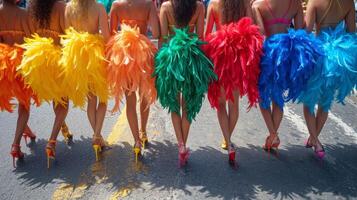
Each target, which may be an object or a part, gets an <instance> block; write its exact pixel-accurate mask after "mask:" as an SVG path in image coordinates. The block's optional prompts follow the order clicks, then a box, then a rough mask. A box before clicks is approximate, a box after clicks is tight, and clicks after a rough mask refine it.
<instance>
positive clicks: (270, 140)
mask: <svg viewBox="0 0 357 200" xmlns="http://www.w3.org/2000/svg"><path fill="white" fill-rule="evenodd" d="M279 145H280V139H279V136H278V134H270V135H269V136H268V137H267V138H266V139H265V145H264V146H263V149H264V150H266V151H268V152H269V153H270V151H271V150H272V149H275V150H276V152H277V150H278V149H279Z"/></svg>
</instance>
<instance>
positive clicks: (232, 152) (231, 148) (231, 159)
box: [227, 143, 237, 167]
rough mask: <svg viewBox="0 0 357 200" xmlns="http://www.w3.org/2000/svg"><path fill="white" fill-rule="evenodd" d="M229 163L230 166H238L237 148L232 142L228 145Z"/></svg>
mask: <svg viewBox="0 0 357 200" xmlns="http://www.w3.org/2000/svg"><path fill="white" fill-rule="evenodd" d="M227 150H228V163H229V165H230V166H232V167H236V166H237V162H236V149H235V147H234V145H233V144H232V143H230V145H229V146H228V149H227Z"/></svg>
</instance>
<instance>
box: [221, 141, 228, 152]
mask: <svg viewBox="0 0 357 200" xmlns="http://www.w3.org/2000/svg"><path fill="white" fill-rule="evenodd" d="M221 148H222V149H224V150H228V145H227V142H226V140H225V139H223V140H222V144H221Z"/></svg>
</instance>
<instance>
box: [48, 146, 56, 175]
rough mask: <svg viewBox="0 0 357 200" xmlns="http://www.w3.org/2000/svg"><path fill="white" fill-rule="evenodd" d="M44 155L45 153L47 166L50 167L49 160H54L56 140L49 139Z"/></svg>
mask: <svg viewBox="0 0 357 200" xmlns="http://www.w3.org/2000/svg"><path fill="white" fill-rule="evenodd" d="M46 155H47V168H50V165H51V164H50V162H51V160H55V157H56V140H49V141H48V143H47V145H46Z"/></svg>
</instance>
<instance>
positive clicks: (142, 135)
mask: <svg viewBox="0 0 357 200" xmlns="http://www.w3.org/2000/svg"><path fill="white" fill-rule="evenodd" d="M140 139H141V143H142V145H143V148H144V149H145V148H146V146H147V145H148V144H149V139H148V136H147V134H146V131H140Z"/></svg>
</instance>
